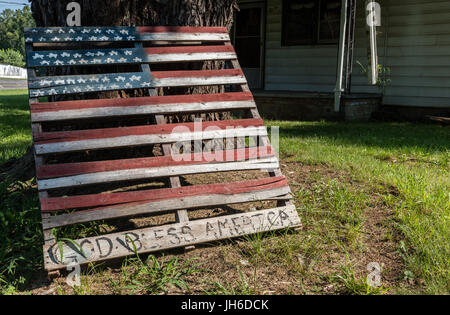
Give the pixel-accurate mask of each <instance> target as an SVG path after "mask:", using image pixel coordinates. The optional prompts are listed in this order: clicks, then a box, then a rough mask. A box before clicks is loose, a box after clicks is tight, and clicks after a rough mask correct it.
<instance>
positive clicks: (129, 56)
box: [27, 48, 146, 67]
mask: <svg viewBox="0 0 450 315" xmlns="http://www.w3.org/2000/svg"><path fill="white" fill-rule="evenodd" d="M144 61H146V54H145V51H144V50H143V49H136V48H117V49H88V50H48V51H34V52H28V53H27V65H28V67H54V66H88V65H96V66H98V65H114V64H139V63H142V62H144Z"/></svg>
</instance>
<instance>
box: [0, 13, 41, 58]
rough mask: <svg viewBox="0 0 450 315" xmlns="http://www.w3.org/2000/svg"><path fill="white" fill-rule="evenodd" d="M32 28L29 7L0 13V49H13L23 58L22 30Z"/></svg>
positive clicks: (33, 24) (23, 42) (32, 20)
mask: <svg viewBox="0 0 450 315" xmlns="http://www.w3.org/2000/svg"><path fill="white" fill-rule="evenodd" d="M34 26H35V22H34V19H33V17H32V15H31V10H30V7H29V6H24V7H23V9H22V10H20V9H18V10H11V9H6V10H3V12H1V13H0V49H8V48H9V49H13V50H16V51H18V52H19V53H20V54H21V55H22V56H25V41H24V28H25V27H34ZM24 59H25V58H24V57H23V58H22V60H24Z"/></svg>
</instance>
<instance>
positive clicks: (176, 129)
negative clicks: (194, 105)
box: [33, 118, 264, 144]
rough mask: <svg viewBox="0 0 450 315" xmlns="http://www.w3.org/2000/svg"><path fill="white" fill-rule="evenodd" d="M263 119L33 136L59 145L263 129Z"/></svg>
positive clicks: (75, 131)
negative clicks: (204, 132)
mask: <svg viewBox="0 0 450 315" xmlns="http://www.w3.org/2000/svg"><path fill="white" fill-rule="evenodd" d="M262 126H264V122H263V120H262V119H260V118H259V119H235V120H220V121H203V122H189V123H174V124H164V125H148V126H133V127H122V128H104V129H90V130H74V131H53V132H41V133H37V134H33V140H35V142H36V144H44V143H57V142H63V141H78V140H88V139H99V138H115V137H123V136H131V135H149V134H171V133H189V132H200V131H208V130H213V129H214V130H218V129H232V128H244V127H262Z"/></svg>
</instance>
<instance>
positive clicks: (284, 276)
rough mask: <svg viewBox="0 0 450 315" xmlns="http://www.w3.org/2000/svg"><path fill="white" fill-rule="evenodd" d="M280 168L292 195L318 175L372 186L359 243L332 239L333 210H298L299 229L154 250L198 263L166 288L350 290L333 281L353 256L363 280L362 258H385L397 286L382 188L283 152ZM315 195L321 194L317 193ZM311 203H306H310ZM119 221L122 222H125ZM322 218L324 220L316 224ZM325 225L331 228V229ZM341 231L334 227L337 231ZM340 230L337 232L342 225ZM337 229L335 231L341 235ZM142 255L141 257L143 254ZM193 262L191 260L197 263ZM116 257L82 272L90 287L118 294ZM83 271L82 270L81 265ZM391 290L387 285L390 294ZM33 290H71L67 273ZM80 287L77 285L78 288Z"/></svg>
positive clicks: (232, 177) (396, 259)
mask: <svg viewBox="0 0 450 315" xmlns="http://www.w3.org/2000/svg"><path fill="white" fill-rule="evenodd" d="M281 167H282V172H283V174H284V175H285V176H286V177H287V178H288V182H289V183H290V186H291V190H292V192H293V195H294V197H296V196H297V195H298V192H299V191H302V190H303V191H307V192H308V191H314V190H317V185H318V183H319V182H326V181H328V180H333V179H334V180H336V181H338V182H340V183H345V184H346V185H348V186H349V187H350V188H349V189H350V190H361V189H362V190H364V189H365V190H369V196H370V198H369V199H370V201H369V202H368V203H367V204H366V208H365V209H364V213H363V217H364V220H363V224H362V227H363V228H362V231H361V233H360V236H359V238H358V246H356V247H355V246H353V245H350V244H347V243H346V242H345V241H341V240H336V239H334V237H335V234H336V233H335V232H332V230H333V229H336V227H335V226H327V225H326V224H328V223H324V222H325V219H324V218H323V217H322V214H321V213H322V212H324V213H325V212H326V213H327V215H329V212H330V211H331V210H330V209H327V208H326V207H324V208H320V206H321V205H322V204H321V203H320V201H318V208H317V209H314V211H311V212H305V211H300V217H301V219H302V222H303V226H304V228H303V230H301V231H281V232H271V233H265V234H264V235H260V236H248V237H242V238H240V239H235V240H230V241H222V242H215V243H211V244H202V245H198V246H196V248H195V250H192V251H188V252H184V251H183V249H178V250H172V251H167V252H165V253H164V254H163V253H158V254H156V256H157V257H158V259H160V260H169V259H171V258H174V257H176V258H178V259H179V260H180V261H187V260H189V259H195V260H194V261H195V263H200V264H201V265H200V266H199V271H198V272H196V273H195V274H193V275H190V276H187V277H186V279H185V280H186V282H187V284H188V286H189V290H188V291H187V290H181V289H178V288H169V289H168V290H167V293H168V294H183V293H193V294H205V293H216V294H217V293H219V294H340V293H348V292H346V291H345V288H343V286H342V285H341V284H340V283H339V281H335V280H334V279H335V278H334V276H335V275H338V274H339V273H340V272H341V267H342V266H343V265H345V264H348V263H350V264H351V265H352V267H353V269H354V272H355V275H356V276H357V277H358V278H360V279H364V278H365V277H366V276H367V274H368V271H367V264H368V263H370V262H377V263H379V264H380V265H383V266H384V268H383V273H382V281H383V286H384V287H390V288H396V287H399V286H401V285H402V284H403V280H402V272H403V264H402V259H401V256H400V254H399V253H398V241H399V240H400V239H401V235H400V234H398V233H397V232H396V230H395V227H394V221H393V220H394V219H393V213H392V210H391V209H389V208H387V207H386V206H384V204H383V202H382V200H381V197H380V195H379V192H377V191H370V189H371V188H368V187H364V184H363V183H360V182H358V181H356V180H354V179H352V176H351V175H350V174H347V173H344V172H338V171H336V170H333V169H330V168H328V167H326V166H324V165H304V164H301V163H298V162H292V161H288V159H282V161H281ZM260 176H261V177H262V176H265V174H262V173H261V172H248V173H247V174H246V175H245V176H244V177H242V175H236V174H233V173H232V172H230V173H225V174H224V173H222V174H210V175H208V176H204V175H194V176H187V177H184V178H183V180H184V184H207V183H213V182H223V181H240V180H248V179H252V178H258V177H260ZM317 198H320V192H319V195H318V196H317ZM295 203H296V205H297V207H298V208H299V209H301V208H302V207H304V206H305V202H304V200H302V198H295ZM307 205H308V206H309V205H310V204H307ZM267 206H273V204H270V202H267V203H260V204H255V203H249V204H240V205H233V206H231V207H226V208H222V207H217V208H210V209H201V210H197V211H193V212H190V218H191V219H196V218H199V217H208V216H217V215H221V214H224V213H230V212H239V211H251V210H254V209H255V208H256V209H259V208H262V207H267ZM174 220H175V217H174V215H173V214H167V215H164V216H158V217H151V218H148V217H147V218H146V217H140V218H135V219H131V220H129V221H128V223H126V224H128V225H129V227H130V228H140V227H143V226H149V225H156V224H162V223H170V222H174ZM122 224H123V223H122ZM321 225H322V226H321ZM328 229H329V230H328ZM338 232H339V231H338ZM339 233H340V232H339ZM339 233H337V234H336V235H340V234H339ZM145 257H146V256H142V258H143V259H145ZM194 261H193V263H194ZM120 264H121V262H118V263H117V264H109V265H104V266H103V267H98V268H96V269H95V271H94V272H89V275H87V276H83V279H85V280H84V281H85V283H86V284H85V285H86V286H88V287H89V290H87V289H86V290H85V292H84V293H89V294H112V293H117V292H116V291H115V289H114V287H113V285H112V281H111V279H112V280H117V279H119V278H120V277H121V276H123V274H122V272H121V265H120ZM85 272H87V271H85ZM392 292H393V291H392V290H391V293H392ZM32 293H33V294H58V293H66V294H70V293H75V291H73V290H72V289H71V288H69V287H68V286H67V285H66V284H65V283H64V278H63V277H61V278H59V279H56V280H55V281H53V282H52V283H48V282H45V283H41V285H40V286H39V288H38V289H34V290H33V291H32ZM78 293H79V292H78Z"/></svg>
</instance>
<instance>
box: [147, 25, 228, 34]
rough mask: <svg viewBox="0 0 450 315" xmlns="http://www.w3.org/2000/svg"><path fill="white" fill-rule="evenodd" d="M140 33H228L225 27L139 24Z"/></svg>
mask: <svg viewBox="0 0 450 315" xmlns="http://www.w3.org/2000/svg"><path fill="white" fill-rule="evenodd" d="M138 31H139V33H140V34H143V33H228V29H227V28H226V27H204V26H141V27H138Z"/></svg>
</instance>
